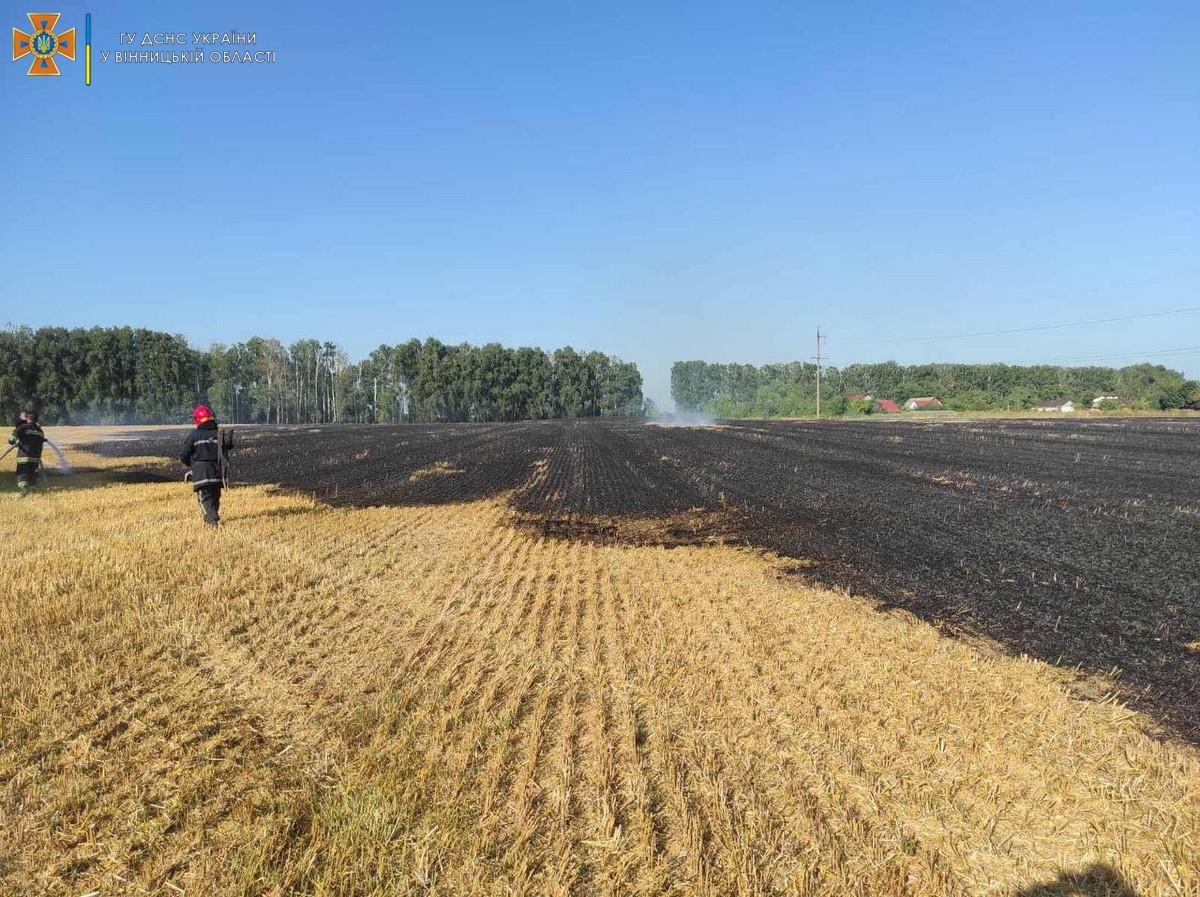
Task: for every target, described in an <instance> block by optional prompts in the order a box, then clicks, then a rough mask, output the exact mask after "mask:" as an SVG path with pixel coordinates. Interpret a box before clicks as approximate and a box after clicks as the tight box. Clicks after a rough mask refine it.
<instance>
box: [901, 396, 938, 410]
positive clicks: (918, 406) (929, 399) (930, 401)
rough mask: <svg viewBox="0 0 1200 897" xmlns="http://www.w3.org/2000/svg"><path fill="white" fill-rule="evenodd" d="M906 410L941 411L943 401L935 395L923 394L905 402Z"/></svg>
mask: <svg viewBox="0 0 1200 897" xmlns="http://www.w3.org/2000/svg"><path fill="white" fill-rule="evenodd" d="M904 410H905V411H941V410H942V403H941V402H940V401H938V400H937V399H935V398H934V397H933V396H921V397H920V398H916V399H909V400H908V401H907V402H905V403H904Z"/></svg>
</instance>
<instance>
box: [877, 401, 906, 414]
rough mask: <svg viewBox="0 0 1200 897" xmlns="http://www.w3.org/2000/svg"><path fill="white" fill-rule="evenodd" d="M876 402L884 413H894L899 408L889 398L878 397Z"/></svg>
mask: <svg viewBox="0 0 1200 897" xmlns="http://www.w3.org/2000/svg"><path fill="white" fill-rule="evenodd" d="M876 404H877V405H879V410H880V411H882V412H883V413H884V414H896V413H897V412H898V411H899V410H900V406H899V405H897V404H896V403H895V402H893V401H892V400H891V399H880V400H879V401H878V402H877V403H876Z"/></svg>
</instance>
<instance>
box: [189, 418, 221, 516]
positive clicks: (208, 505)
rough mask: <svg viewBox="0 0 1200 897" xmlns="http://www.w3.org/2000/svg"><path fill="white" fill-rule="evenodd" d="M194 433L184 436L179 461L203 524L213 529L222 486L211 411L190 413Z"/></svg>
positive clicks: (218, 452) (218, 447)
mask: <svg viewBox="0 0 1200 897" xmlns="http://www.w3.org/2000/svg"><path fill="white" fill-rule="evenodd" d="M192 420H194V421H195V422H196V429H194V430H193V431H192V432H191V433H189V434H188V437H187V440H186V441H185V442H184V444H183V453H182V454H181V455H180V456H179V460H180V461H182V462H183V463H184V466H186V467H187V468H188V472H187V474H185V479H190V480H191V481H192V489H193V490H195V492H196V498H197V499H199V501H200V508H201V509H202V510H203V511H204V522H205V523H206V524H207V525H208V526H214V527H215V526H217V525H218V524H219V523H220V522H221V514H220V511H221V487H222V486H223V485H224V477H223V471H222V470H221V458H222V447H221V444H220V441H219V440H220V439H221V434H220V433H219V432H218V431H217V419H216V418H215V417H213V413H212V410H211V409H209V408H208V407H206V406H204V405H199V406H197V408H196V410H195V411H193V412H192Z"/></svg>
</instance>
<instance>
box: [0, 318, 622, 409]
mask: <svg viewBox="0 0 1200 897" xmlns="http://www.w3.org/2000/svg"><path fill="white" fill-rule="evenodd" d="M198 402H203V403H205V404H208V405H210V406H212V407H213V408H214V410H215V411H216V413H217V416H218V418H219V419H221V420H225V421H231V422H235V423H272V424H287V423H336V422H357V423H385V422H386V423H401V422H434V421H443V422H449V421H508V420H537V419H545V418H564V417H599V416H602V415H640V414H642V413H643V411H644V405H645V403H644V400H643V397H642V376H641V373H640V372H639V371H638V369H637V366H636V365H635V364H633V363H631V362H626V361H622V360H620V359H619V358H616V357H613V356H610V355H605V354H604V353H601V352H577V351H576V350H575V349H573V348H571V347H569V346H568V347H565V348H562V349H557V350H556V351H554V352H553V353H546V352H544V351H542V350H541V349H536V348H519V349H510V348H506V347H504V346H501V345H499V344H498V343H488V344H487V345H484V346H473V345H470V344H468V343H463V344H461V345H448V344H445V343H442V342H440V341H438V340H436V339H432V338H430V339H426V340H424V341H421V340H417V339H410V340H409V341H408V342H406V343H400V344H397V345H394V346H388V345H381V346H380V347H379V348H378V349H376V350H375V351H374V352H372V353H371V355H370V356H369V357H368V358H365V359H362V360H360V361H357V362H353V361H351V360H350V358H349V356H348V355H347V354H346V352H345V351H343V350H342V349H341V348H340V347H339V346H337V345H336V344H334V343H332V342H328V341H324V342H323V341H319V340H315V339H308V340H299V341H297V342H294V343H292V344H291V345H287V346H285V345H284V344H283V343H281V342H280V341H279V340H275V339H264V338H260V337H254V338H252V339H249V340H246V341H245V342H241V343H235V344H233V345H221V344H217V345H214V346H212V347H210V348H209V349H207V350H201V349H196V348H193V347H192V346H190V345H189V344H188V342H187V340H186V339H185V338H184V337H182V336H178V335H171V334H167V333H159V332H155V331H151V330H146V329H140V328H132V327H93V328H88V329H84V328H75V329H66V328H61V327H43V328H40V329H38V330H32V329H30V328H27V327H10V328H8V329H6V330H0V414H2V415H3V416H4V419H7V420H11V419H12V418H13V416H14V415H15V414H16V411H17V410H18V408H20V407H27V406H33V407H36V408H38V409H39V410H40V411H41V413H42V416H43V421H45V422H47V423H170V422H178V421H181V420H187V419H188V417H189V414H190V412H191V409H192V408H193V407H194V406H195V405H196V404H197V403H198Z"/></svg>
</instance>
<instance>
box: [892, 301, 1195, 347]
mask: <svg viewBox="0 0 1200 897" xmlns="http://www.w3.org/2000/svg"><path fill="white" fill-rule="evenodd" d="M1196 312H1200V307H1197V308H1177V309H1175V310H1174V311H1151V312H1145V313H1143V314H1140V315H1123V316H1121V317H1119V318H1095V319H1094V320H1091V321H1070V322H1068V323H1065V324H1042V325H1040V326H1037V327H1013V328H1012V329H1010V330H982V331H979V332H978V333H955V334H945V335H942V336H911V337H904V338H901V339H884V340H880V342H881V343H918V342H930V341H932V340H947V339H970V338H972V337H976V336H1006V335H1008V334H1011V333H1033V332H1035V331H1038V330H1061V329H1062V328H1064V327H1086V326H1088V325H1089V324H1116V323H1119V322H1122V321H1136V320H1138V319H1139V318H1165V317H1167V316H1169V315H1187V314H1195V313H1196Z"/></svg>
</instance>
